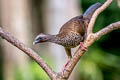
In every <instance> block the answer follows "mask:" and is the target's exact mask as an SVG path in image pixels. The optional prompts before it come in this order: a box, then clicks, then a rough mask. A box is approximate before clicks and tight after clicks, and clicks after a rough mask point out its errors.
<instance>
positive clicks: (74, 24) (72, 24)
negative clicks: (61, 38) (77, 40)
mask: <svg viewBox="0 0 120 80" xmlns="http://www.w3.org/2000/svg"><path fill="white" fill-rule="evenodd" d="M70 31H73V32H75V33H79V34H80V35H84V33H85V26H84V21H83V19H82V17H80V16H77V17H75V18H72V19H71V20H70V21H68V22H67V23H65V24H64V25H63V26H62V27H61V29H60V31H59V34H64V35H65V34H67V33H69V32H70Z"/></svg>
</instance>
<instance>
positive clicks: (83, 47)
mask: <svg viewBox="0 0 120 80" xmlns="http://www.w3.org/2000/svg"><path fill="white" fill-rule="evenodd" d="M80 49H81V50H82V51H87V48H86V47H85V46H84V44H83V42H80Z"/></svg>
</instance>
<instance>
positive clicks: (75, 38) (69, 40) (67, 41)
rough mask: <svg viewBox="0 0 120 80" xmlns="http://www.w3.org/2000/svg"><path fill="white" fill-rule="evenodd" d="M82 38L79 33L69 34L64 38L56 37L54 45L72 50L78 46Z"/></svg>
mask: <svg viewBox="0 0 120 80" xmlns="http://www.w3.org/2000/svg"><path fill="white" fill-rule="evenodd" d="M82 40H83V37H82V36H81V35H80V34H79V33H74V32H69V33H67V34H66V35H64V36H61V37H60V36H59V37H58V36H56V43H57V44H59V45H62V46H64V47H67V48H73V47H76V46H77V45H79V44H80V42H81V41H82Z"/></svg>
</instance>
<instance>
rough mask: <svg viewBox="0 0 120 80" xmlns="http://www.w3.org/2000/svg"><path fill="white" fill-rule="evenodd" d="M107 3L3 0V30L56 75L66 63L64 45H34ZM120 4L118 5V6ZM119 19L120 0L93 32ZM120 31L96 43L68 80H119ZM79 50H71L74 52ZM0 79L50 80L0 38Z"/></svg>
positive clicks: (0, 24) (0, 0)
mask: <svg viewBox="0 0 120 80" xmlns="http://www.w3.org/2000/svg"><path fill="white" fill-rule="evenodd" d="M98 1H99V2H101V3H104V2H105V1H106V0H91V1H90V0H0V27H3V28H4V29H5V30H6V31H8V32H9V33H11V34H12V35H13V36H14V37H16V38H17V39H19V40H20V41H22V42H23V43H24V44H26V45H27V46H28V47H31V48H32V49H34V50H35V51H36V52H38V53H39V55H40V56H42V57H43V59H44V60H46V61H47V63H48V64H49V65H50V66H51V67H52V68H53V69H54V70H55V71H57V72H59V71H61V69H62V66H63V65H64V64H65V63H66V60H67V56H66V54H65V50H64V48H63V47H62V46H59V45H56V44H53V43H43V44H38V45H35V46H33V45H32V42H33V40H34V38H35V37H36V36H37V35H38V34H39V33H41V32H42V33H49V34H57V33H58V32H59V29H60V28H61V26H62V25H63V24H64V23H65V22H67V21H68V20H69V19H71V18H73V17H75V16H78V15H81V14H82V13H84V12H85V10H86V9H87V8H88V7H89V6H90V5H92V4H94V3H96V2H98ZM118 3H119V4H118ZM119 20H120V1H119V0H118V2H117V1H116V0H114V2H113V3H112V4H111V5H110V6H109V7H108V8H107V9H106V10H105V11H104V12H103V13H102V14H100V15H99V17H98V19H97V21H96V24H95V28H94V32H96V31H98V30H100V29H102V28H103V27H105V26H107V25H109V24H110V23H113V22H116V21H119ZM119 37H120V30H115V31H113V32H111V33H109V34H107V35H105V36H103V37H102V38H101V39H100V40H98V41H96V42H95V43H94V44H93V45H92V46H91V47H90V48H89V49H88V51H87V52H86V53H85V54H84V56H83V57H82V58H81V60H80V61H79V63H78V64H77V66H76V67H75V69H74V71H73V72H72V74H71V76H70V78H69V80H120V38H119ZM75 50H76V48H75V49H72V52H73V53H74V52H75ZM0 80H50V78H49V77H48V76H47V75H46V73H45V72H44V71H43V70H42V69H41V68H40V67H39V65H38V64H37V63H35V62H34V61H33V60H32V59H30V58H29V57H28V56H27V55H26V54H24V53H23V52H22V51H20V50H18V49H17V48H15V47H14V46H12V45H11V44H9V43H8V42H7V41H5V40H3V39H1V38H0Z"/></svg>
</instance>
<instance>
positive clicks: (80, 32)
mask: <svg viewBox="0 0 120 80" xmlns="http://www.w3.org/2000/svg"><path fill="white" fill-rule="evenodd" d="M101 5H102V4H101V3H95V4H93V5H92V6H90V7H89V8H88V9H87V11H86V12H85V13H84V14H83V15H81V16H77V17H74V18H72V19H71V20H69V21H68V22H66V23H65V24H64V25H63V26H62V27H61V29H60V31H59V33H58V34H56V35H50V34H43V33H40V34H39V35H38V36H37V37H36V38H35V40H34V42H33V44H37V43H43V42H52V43H56V44H59V45H62V46H64V48H65V50H66V53H67V56H68V59H71V57H72V55H71V48H74V47H76V46H78V45H79V44H80V47H81V49H82V50H85V47H84V46H83V44H82V42H83V41H84V39H85V36H86V31H87V27H88V24H89V21H90V19H91V17H92V15H93V13H94V12H95V10H96V9H98V8H99V7H100V6H101Z"/></svg>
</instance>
